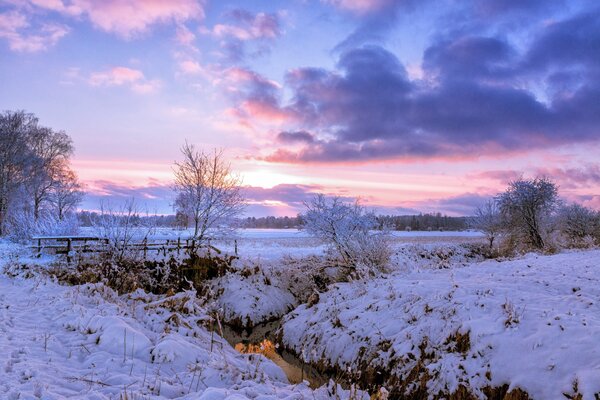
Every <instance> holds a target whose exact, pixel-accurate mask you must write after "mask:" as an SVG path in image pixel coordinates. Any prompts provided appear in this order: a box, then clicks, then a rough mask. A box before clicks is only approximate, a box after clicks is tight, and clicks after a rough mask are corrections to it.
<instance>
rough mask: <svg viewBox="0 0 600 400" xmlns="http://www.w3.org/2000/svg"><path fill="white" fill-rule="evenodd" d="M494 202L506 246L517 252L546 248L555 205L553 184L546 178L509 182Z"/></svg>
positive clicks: (556, 204) (556, 199)
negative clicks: (517, 250)
mask: <svg viewBox="0 0 600 400" xmlns="http://www.w3.org/2000/svg"><path fill="white" fill-rule="evenodd" d="M497 201H498V206H499V208H500V213H501V215H502V221H503V225H504V229H505V231H506V233H507V236H509V238H508V241H509V242H510V243H512V244H514V246H516V248H517V249H528V248H534V249H538V250H542V249H545V248H547V247H548V245H549V244H550V243H549V242H547V241H546V239H549V234H550V232H551V219H552V214H553V212H554V211H555V210H556V207H557V206H558V205H559V199H558V189H557V186H556V184H555V183H554V182H552V181H550V180H549V179H547V178H536V179H532V180H526V179H519V180H516V181H513V182H511V183H510V184H509V186H508V188H507V189H506V191H505V192H504V193H501V194H500V195H499V196H498V198H497Z"/></svg>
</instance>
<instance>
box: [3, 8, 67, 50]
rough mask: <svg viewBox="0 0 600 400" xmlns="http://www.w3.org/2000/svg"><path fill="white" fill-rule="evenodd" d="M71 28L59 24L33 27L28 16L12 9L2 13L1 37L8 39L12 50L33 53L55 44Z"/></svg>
mask: <svg viewBox="0 0 600 400" xmlns="http://www.w3.org/2000/svg"><path fill="white" fill-rule="evenodd" d="M68 32H69V28H67V27H66V26H63V25H59V24H43V25H41V26H40V27H38V28H36V29H31V25H30V23H29V21H28V18H27V17H26V16H25V15H24V14H21V13H19V12H16V11H12V12H6V13H1V14H0V38H3V39H5V40H6V41H8V45H9V47H10V49H11V50H14V51H19V52H28V53H33V52H37V51H42V50H46V49H48V48H49V47H51V46H54V45H55V44H56V43H57V42H58V41H59V40H60V39H61V38H62V37H63V36H65V35H66V34H67V33H68Z"/></svg>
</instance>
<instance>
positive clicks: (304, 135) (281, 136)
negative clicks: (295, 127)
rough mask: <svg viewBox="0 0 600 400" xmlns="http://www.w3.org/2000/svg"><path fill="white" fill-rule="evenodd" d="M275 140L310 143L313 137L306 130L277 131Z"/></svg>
mask: <svg viewBox="0 0 600 400" xmlns="http://www.w3.org/2000/svg"><path fill="white" fill-rule="evenodd" d="M277 140H278V141H279V142H281V143H312V142H314V140H315V137H314V136H313V135H312V134H311V133H309V132H306V131H295V132H279V133H278V134H277Z"/></svg>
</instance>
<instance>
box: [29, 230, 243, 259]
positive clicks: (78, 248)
mask: <svg viewBox="0 0 600 400" xmlns="http://www.w3.org/2000/svg"><path fill="white" fill-rule="evenodd" d="M32 240H33V242H34V243H35V244H34V245H32V246H30V247H31V248H33V249H34V250H35V251H36V252H37V256H38V257H40V256H41V255H42V252H43V251H44V250H46V249H50V250H53V251H54V254H64V255H66V256H67V260H68V261H71V257H72V255H73V254H74V253H106V252H107V251H109V250H110V240H109V239H107V238H101V237H96V236H36V237H33V238H32ZM120 245H121V246H123V248H124V249H125V250H127V249H137V250H140V251H142V252H143V254H144V258H147V256H148V253H149V252H154V251H155V252H156V253H157V254H161V253H162V254H163V255H164V256H166V255H167V253H175V252H176V253H177V254H178V255H179V254H180V253H181V252H182V251H184V252H187V251H195V250H197V249H201V248H206V249H207V250H208V251H209V253H210V252H211V251H214V252H215V253H216V254H221V253H222V251H221V250H219V249H218V248H216V247H215V246H213V245H211V244H210V241H208V243H207V244H198V243H197V241H196V240H195V239H182V238H177V239H160V240H159V239H151V240H147V239H144V240H142V241H138V242H130V243H126V244H123V243H121V244H120ZM234 250H235V255H236V256H237V255H238V245H237V240H235V241H234Z"/></svg>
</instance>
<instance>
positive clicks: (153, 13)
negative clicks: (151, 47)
mask: <svg viewBox="0 0 600 400" xmlns="http://www.w3.org/2000/svg"><path fill="white" fill-rule="evenodd" d="M30 3H31V4H32V5H34V6H37V7H39V8H43V9H46V10H52V11H56V12H59V13H61V14H64V15H68V16H72V17H80V16H87V18H88V19H89V20H90V21H91V22H92V24H93V25H94V26H95V27H97V28H99V29H101V30H103V31H106V32H110V33H115V34H117V35H119V36H121V37H124V38H131V37H133V36H135V35H137V34H140V33H144V32H146V31H147V30H148V28H149V27H150V26H151V25H154V24H158V23H172V22H183V21H186V20H189V19H202V18H204V1H202V0H169V1H165V0H71V1H65V0H30Z"/></svg>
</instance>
